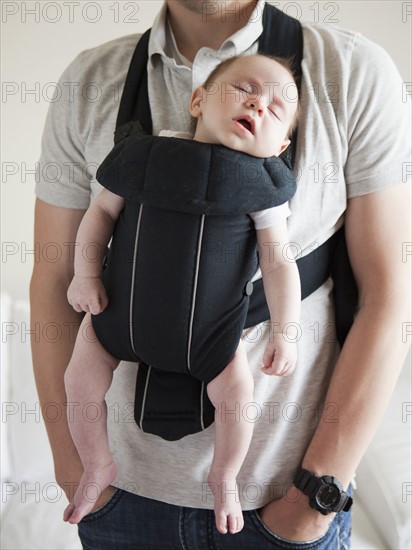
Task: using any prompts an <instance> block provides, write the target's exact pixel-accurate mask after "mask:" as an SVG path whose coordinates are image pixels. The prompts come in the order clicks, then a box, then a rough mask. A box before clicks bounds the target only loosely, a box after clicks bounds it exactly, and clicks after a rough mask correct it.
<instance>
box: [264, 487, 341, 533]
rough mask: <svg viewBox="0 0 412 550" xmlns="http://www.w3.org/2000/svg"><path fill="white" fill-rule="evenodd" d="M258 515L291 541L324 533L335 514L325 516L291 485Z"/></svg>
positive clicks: (275, 531) (272, 528) (267, 524)
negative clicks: (284, 493) (280, 496)
mask: <svg viewBox="0 0 412 550" xmlns="http://www.w3.org/2000/svg"><path fill="white" fill-rule="evenodd" d="M259 515H260V517H261V519H262V521H263V523H264V524H265V525H266V527H267V528H268V529H269V531H271V532H272V533H274V534H275V535H278V536H279V537H282V538H284V539H286V540H289V541H292V542H306V541H310V540H314V539H317V538H319V537H321V536H322V535H324V534H325V533H326V532H327V530H328V528H329V525H330V523H331V522H332V520H333V518H334V517H335V514H333V513H331V514H328V515H327V516H324V515H322V514H321V513H320V512H318V511H316V510H314V509H313V508H311V507H310V506H309V502H308V498H307V497H306V496H304V495H303V494H302V493H301V492H300V491H298V489H296V488H294V487H291V488H290V489H289V490H288V492H287V493H286V495H285V496H283V497H282V498H280V499H277V500H273V501H272V502H269V503H268V504H266V506H264V507H263V508H262V509H261V510H260V512H259Z"/></svg>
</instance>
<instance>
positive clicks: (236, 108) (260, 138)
mask: <svg viewBox="0 0 412 550" xmlns="http://www.w3.org/2000/svg"><path fill="white" fill-rule="evenodd" d="M189 110H190V113H191V115H192V116H194V117H195V118H197V125H196V132H195V136H194V139H195V140H197V141H202V142H206V143H219V144H221V145H225V146H226V147H230V148H231V149H235V150H236V151H242V152H243V153H247V154H249V155H252V156H255V157H261V158H266V157H272V156H278V155H280V154H281V153H282V151H284V150H285V149H286V147H287V146H288V145H289V143H290V141H289V136H290V135H291V133H292V131H293V130H294V128H295V127H296V125H297V120H298V116H299V103H298V91H297V87H296V83H295V79H294V77H293V73H292V70H291V68H290V65H289V64H288V63H287V62H286V61H285V60H283V59H280V58H276V57H269V56H265V55H248V56H237V57H232V58H230V59H227V60H226V61H223V62H222V63H220V65H218V66H217V67H216V69H214V70H213V71H212V72H211V74H210V75H209V77H208V78H207V80H206V82H205V83H204V84H203V85H202V86H199V87H198V88H196V90H194V92H193V93H192V96H191V98H190V105H189Z"/></svg>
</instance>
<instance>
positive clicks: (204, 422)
mask: <svg viewBox="0 0 412 550" xmlns="http://www.w3.org/2000/svg"><path fill="white" fill-rule="evenodd" d="M263 29H264V30H263V33H262V35H261V37H260V40H259V51H260V52H262V53H267V54H272V55H278V56H281V57H289V58H291V57H293V59H294V71H295V76H296V77H297V81H298V84H299V79H300V75H301V70H300V63H301V59H302V51H303V37H302V30H301V26H300V23H299V22H298V21H297V20H295V19H292V18H291V17H289V16H287V15H285V14H283V13H282V12H281V11H280V10H277V9H276V8H274V7H272V6H270V5H266V6H265V10H264V13H263ZM273 29H276V32H275V33H274V32H273ZM149 34H150V30H149V31H147V32H146V33H145V34H144V35H143V36H142V38H141V39H140V40H139V43H138V45H137V47H136V50H135V52H134V55H133V57H132V61H131V64H130V68H129V72H128V76H127V79H126V83H125V87H124V91H123V95H122V99H121V104H120V108H119V113H118V119H117V130H116V139H117V140H122V138H124V137H127V136H128V135H130V134H134V133H135V129H136V128H135V124H136V123H133V122H131V123H130V121H136V120H139V121H140V122H141V123H142V125H143V128H144V129H145V131H146V132H147V133H149V134H150V133H151V131H152V122H151V115H150V107H149V100H148V92H147V71H146V67H147V46H148V41H149ZM159 139H162V138H159ZM124 143H126V140H125V142H124ZM123 147H126V145H123ZM295 148H296V134H295V136H293V138H292V144H291V146H290V147H289V148H288V149H287V150H286V152H285V153H287V155H285V154H284V155H283V156H290V157H291V158H292V160H293V159H294V154H295ZM102 173H103V170H102V171H101V172H100V174H102ZM112 175H114V177H115V178H116V174H112ZM129 183H130V182H129ZM126 186H127V184H126ZM125 191H126V193H128V192H130V194H131V195H132V196H134V198H136V199H137V201H139V200H140V201H144V200H146V201H147V200H149V199H148V197H147V196H146V198H144V197H143V196H142V195H140V196H138V193H137V191H136V189H134V190H133V191H130V189H126V190H125ZM115 192H118V190H116V191H115ZM136 193H137V194H136ZM128 196H129V195H128ZM169 198H170V197H169ZM180 199H182V196H180V197H179V200H177V201H175V202H177V203H179V204H181V203H180ZM285 200H287V199H285ZM282 202H284V201H282ZM279 204H280V203H279ZM149 207H150V206H149ZM336 250H340V253H339V262H340V266H339V270H336V269H334V258H335V253H336ZM297 264H298V268H299V272H300V277H301V288H302V299H303V298H304V297H306V296H308V295H309V294H311V293H312V292H313V291H314V290H316V289H317V288H318V287H319V286H320V285H321V284H322V283H323V282H324V281H325V280H326V279H327V278H328V277H329V276H330V275H331V273H332V275H333V274H334V272H335V273H336V271H338V275H339V273H344V278H343V279H341V281H340V284H339V285H338V284H336V281H335V292H336V293H337V295H335V301H336V304H337V332H338V337H339V340H340V342H341V343H343V341H344V338H345V336H346V334H347V332H348V330H349V328H350V325H351V323H352V319H353V314H354V311H355V309H356V299H357V294H356V286H355V285H354V281H353V276H352V275H351V270H350V266H349V263H348V259H347V254H346V246H345V242H344V234H343V229H341V230H339V231H338V232H337V233H336V234H335V235H334V236H333V237H331V238H330V239H329V240H328V241H327V242H326V243H324V244H323V245H322V246H321V247H320V248H318V249H317V250H316V251H314V252H312V253H311V254H309V255H307V256H305V257H303V258H300V259H298V261H297ZM348 273H349V277H348ZM104 276H105V275H104V273H103V277H104ZM249 292H250V290H249ZM348 296H349V297H352V298H353V299H352V303H350V300H349V299H348ZM249 298H250V301H249V308H248V311H247V318H246V320H245V323H244V328H246V327H248V326H253V325H255V324H257V323H260V322H263V321H265V320H268V319H269V318H270V316H269V311H268V307H267V304H266V300H265V296H264V292H263V285H262V281H257V282H256V283H255V284H254V289H253V294H252V295H251V296H250V297H249ZM339 321H340V322H339ZM342 321H343V322H342ZM213 416H214V409H213V406H212V405H211V403H210V401H209V399H208V397H207V394H206V391H205V384H204V382H202V381H200V380H198V379H196V378H194V377H192V376H189V375H188V374H185V373H181V372H162V371H159V370H157V369H154V368H151V367H150V366H149V365H148V364H146V363H144V362H141V363H140V365H139V371H138V378H137V383H136V397H135V420H136V422H137V424H138V425H139V427H140V428H141V429H143V430H144V431H147V432H150V433H153V434H157V435H160V436H161V437H163V438H165V439H169V440H176V439H180V438H181V437H183V436H185V435H188V434H190V433H194V432H197V431H199V430H202V429H204V428H206V427H207V426H208V425H209V424H210V423H211V422H213Z"/></svg>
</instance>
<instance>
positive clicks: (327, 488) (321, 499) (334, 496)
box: [315, 484, 340, 509]
mask: <svg viewBox="0 0 412 550" xmlns="http://www.w3.org/2000/svg"><path fill="white" fill-rule="evenodd" d="M315 498H316V502H317V503H318V504H319V505H320V506H322V507H323V508H329V509H330V508H333V506H335V505H336V504H338V502H339V501H340V490H339V488H338V487H336V485H328V484H325V485H323V486H322V487H320V489H319V491H318V492H317V493H316V497H315Z"/></svg>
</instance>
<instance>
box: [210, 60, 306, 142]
mask: <svg viewBox="0 0 412 550" xmlns="http://www.w3.org/2000/svg"><path fill="white" fill-rule="evenodd" d="M242 57H267V58H268V59H272V61H276V63H279V65H281V66H282V67H284V68H285V69H286V70H287V71H288V73H289V74H290V76H291V77H292V80H293V81H294V82H295V83H296V79H295V75H294V74H293V69H292V60H291V59H287V58H284V57H278V56H275V55H266V54H253V55H251V56H244V55H235V56H233V57H229V58H228V59H225V60H224V61H222V62H221V63H219V65H218V66H217V67H215V68H214V69H213V71H212V72H211V73H210V74H209V76H208V77H207V79H206V80H205V82H204V83H203V84H202V86H203V88H205V89H206V90H208V89H209V88H210V87H211V86H213V85H214V84H215V81H216V78H217V77H218V76H219V75H220V74H221V73H222V72H223V71H225V70H226V69H227V68H228V67H229V66H230V65H231V64H232V63H234V62H235V61H237V60H238V59H241V58H242ZM299 118H300V102H299V97H298V100H297V102H296V113H295V116H294V117H293V120H292V122H291V124H290V126H289V128H288V131H287V137H290V135H291V134H292V132H293V131H294V130H295V128H296V127H297V125H298V122H299Z"/></svg>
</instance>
